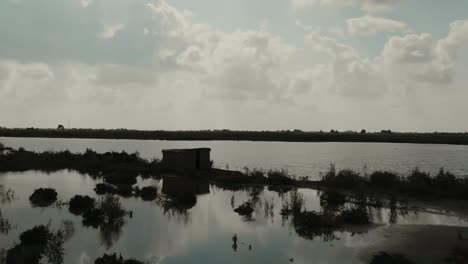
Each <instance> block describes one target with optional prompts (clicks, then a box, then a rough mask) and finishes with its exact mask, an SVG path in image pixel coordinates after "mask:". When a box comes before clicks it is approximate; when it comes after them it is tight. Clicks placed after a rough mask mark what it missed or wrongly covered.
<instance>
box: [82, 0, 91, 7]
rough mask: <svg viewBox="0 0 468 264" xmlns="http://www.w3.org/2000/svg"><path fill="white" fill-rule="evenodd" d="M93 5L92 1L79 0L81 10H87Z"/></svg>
mask: <svg viewBox="0 0 468 264" xmlns="http://www.w3.org/2000/svg"><path fill="white" fill-rule="evenodd" d="M92 3H93V0H80V4H81V6H82V7H83V8H87V7H88V6H89V5H91V4H92Z"/></svg>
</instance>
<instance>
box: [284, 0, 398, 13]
mask: <svg viewBox="0 0 468 264" xmlns="http://www.w3.org/2000/svg"><path fill="white" fill-rule="evenodd" d="M399 2H400V0H291V3H292V6H293V9H294V10H296V11H298V10H301V9H305V8H314V7H346V6H358V7H360V8H361V9H362V10H364V11H366V12H382V11H389V10H393V9H395V8H396V6H397V5H398V3H399Z"/></svg>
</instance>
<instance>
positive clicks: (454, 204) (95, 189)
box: [0, 138, 468, 264]
mask: <svg viewBox="0 0 468 264" xmlns="http://www.w3.org/2000/svg"><path fill="white" fill-rule="evenodd" d="M0 141H1V142H2V144H3V147H2V148H3V152H2V154H1V155H0V184H1V189H0V195H1V196H2V197H1V201H2V204H1V217H0V231H1V235H0V243H1V248H2V251H1V256H2V261H4V262H5V263H25V262H24V261H25V260H24V259H19V258H17V257H15V256H18V253H17V252H25V251H28V252H29V251H30V252H32V253H31V254H30V255H27V254H23V255H21V256H22V257H26V256H27V257H29V258H27V259H26V260H27V261H29V262H28V263H36V262H37V261H42V262H44V263H193V262H197V263H198V262H199V263H219V262H221V261H222V262H227V263H241V262H250V263H258V262H262V263H265V262H271V263H292V262H293V263H309V262H310V261H316V262H324V263H344V262H346V263H356V264H361V263H362V264H365V263H443V262H445V261H452V263H457V262H453V261H456V260H457V261H459V260H464V261H466V258H467V256H466V254H465V251H464V250H465V249H468V207H467V206H466V201H467V200H468V196H467V192H468V177H467V175H466V174H465V172H467V171H468V165H467V164H466V163H465V162H463V161H462V160H461V158H460V159H457V158H452V159H448V158H447V157H468V147H465V146H450V145H438V146H437V149H438V152H437V153H433V148H434V147H433V146H432V145H411V144H410V145H408V144H387V145H379V146H378V148H374V147H373V144H374V143H371V144H369V143H304V144H301V145H297V143H284V142H283V143H274V142H271V143H268V144H267V143H259V142H216V141H210V142H178V141H171V142H167V141H144V142H142V141H138V140H102V139H39V138H37V139H36V138H31V139H20V138H1V139H0ZM324 144H325V145H324ZM363 145H364V146H363ZM298 146H300V147H298ZM185 147H190V148H193V147H210V148H211V149H212V151H211V159H212V161H213V169H212V170H210V171H211V173H208V174H204V175H199V176H197V178H196V179H193V178H187V177H180V178H179V177H172V176H168V175H172V174H173V172H170V171H168V170H167V168H165V166H164V163H163V162H162V155H161V150H162V149H168V148H185ZM382 147H383V148H386V149H387V150H388V152H384V151H382V150H380V149H381V148H382ZM325 148H326V149H327V151H325ZM272 149H276V150H279V149H281V150H283V151H276V152H275V153H274V154H275V155H273V153H270V152H271V150H272ZM352 150H354V152H351V151H352ZM415 153H419V155H418V156H415V155H414V154H415ZM286 154H288V155H286ZM262 155H263V156H262ZM294 158H297V162H293V161H292V159H294ZM307 160H309V161H308V162H307ZM340 161H341V162H340ZM428 161H431V162H428ZM318 162H323V163H318ZM408 162H412V163H413V164H412V166H407V167H406V168H404V166H405V165H406V164H408ZM408 165H409V164H408ZM34 233H40V234H39V235H38V236H42V237H43V239H42V240H40V239H39V240H37V241H39V242H37V243H36V242H34V243H32V244H31V243H30V242H28V241H27V238H26V239H25V238H24V237H27V236H30V235H31V234H34ZM25 234H26V235H25ZM41 234H42V235H41ZM41 241H42V242H41ZM423 241H425V242H424V243H423ZM28 243H29V244H28ZM30 248H34V250H30ZM428 249H429V250H428ZM22 261H23V262H22ZM34 261H36V262H34ZM384 261H387V262H384ZM388 261H390V262H388ZM405 261H406V262H405ZM441 261H442V262H441ZM460 263H463V262H460Z"/></svg>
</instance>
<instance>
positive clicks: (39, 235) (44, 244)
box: [6, 225, 65, 264]
mask: <svg viewBox="0 0 468 264" xmlns="http://www.w3.org/2000/svg"><path fill="white" fill-rule="evenodd" d="M19 239H20V243H19V244H16V245H15V246H13V247H12V248H10V249H9V250H8V251H7V257H6V263H7V264H26V263H27V264H38V263H40V260H41V259H42V258H43V256H45V257H47V260H48V263H51V264H61V263H63V255H64V249H63V243H64V242H65V231H63V230H61V229H59V230H57V231H52V230H51V229H50V227H49V225H47V226H45V225H39V226H35V227H33V228H31V229H29V230H26V231H24V232H23V233H21V235H20V238H19Z"/></svg>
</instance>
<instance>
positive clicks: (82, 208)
mask: <svg viewBox="0 0 468 264" xmlns="http://www.w3.org/2000/svg"><path fill="white" fill-rule="evenodd" d="M95 202H96V201H95V200H94V198H91V197H89V196H87V195H86V196H81V195H75V196H73V197H72V198H71V199H70V201H69V202H68V206H69V207H68V210H70V212H71V213H72V214H75V215H83V214H85V213H88V212H90V211H91V210H93V209H94V206H95Z"/></svg>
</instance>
